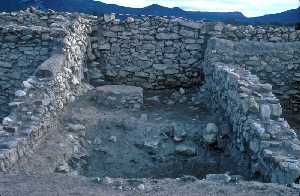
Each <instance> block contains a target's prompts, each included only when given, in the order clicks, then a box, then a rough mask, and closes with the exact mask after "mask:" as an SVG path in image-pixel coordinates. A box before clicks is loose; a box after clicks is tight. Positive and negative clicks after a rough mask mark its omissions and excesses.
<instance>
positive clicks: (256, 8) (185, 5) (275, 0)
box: [100, 0, 299, 17]
mask: <svg viewBox="0 0 300 196" xmlns="http://www.w3.org/2000/svg"><path fill="white" fill-rule="evenodd" d="M100 1H102V2H104V3H112V4H118V5H123V6H127V7H145V6H148V5H151V4H160V5H163V6H166V7H180V8H182V9H184V10H191V11H240V12H242V13H243V14H244V15H246V16H248V17H252V16H261V15H265V14H272V13H278V12H283V11H286V10H289V9H295V8H297V7H298V4H299V1H298V0H100Z"/></svg>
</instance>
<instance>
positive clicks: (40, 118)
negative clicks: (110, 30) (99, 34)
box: [0, 16, 90, 171]
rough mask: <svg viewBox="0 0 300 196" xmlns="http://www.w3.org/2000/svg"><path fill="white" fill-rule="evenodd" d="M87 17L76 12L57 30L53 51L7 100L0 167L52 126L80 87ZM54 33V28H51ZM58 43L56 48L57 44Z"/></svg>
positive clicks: (1, 129) (7, 165) (1, 130)
mask: <svg viewBox="0 0 300 196" xmlns="http://www.w3.org/2000/svg"><path fill="white" fill-rule="evenodd" d="M89 27H90V25H89V21H87V20H85V19H82V18H81V17H80V16H79V17H78V18H77V20H76V21H74V23H73V24H72V25H71V26H69V27H63V28H64V29H63V30H61V31H59V32H60V36H59V37H56V38H57V39H56V41H61V43H58V44H57V46H56V47H57V48H56V51H55V52H61V54H54V55H52V56H51V57H50V58H49V59H47V60H46V61H45V62H43V63H42V64H41V65H40V66H38V67H37V69H36V70H35V71H34V76H32V77H29V78H28V79H27V80H24V81H23V82H22V86H23V89H20V90H17V91H16V92H15V94H14V95H15V99H14V100H13V101H12V102H10V103H9V105H10V106H11V107H12V111H11V113H10V114H9V116H7V117H5V118H4V119H3V122H2V125H1V126H0V170H1V171H5V170H7V169H9V168H10V167H11V166H12V165H13V164H14V163H15V162H16V161H17V160H18V159H19V158H20V157H22V156H23V155H24V154H25V153H26V152H27V151H29V149H32V148H34V147H35V146H36V145H37V144H38V143H39V142H40V141H41V138H42V137H43V136H44V135H45V133H46V132H47V131H48V130H49V129H51V128H54V127H55V125H56V123H55V121H56V120H57V115H58V114H59V112H60V111H61V110H62V109H63V107H64V105H65V104H66V103H68V102H71V101H73V100H74V98H75V96H76V95H78V94H80V93H81V91H82V88H81V87H82V80H83V73H84V68H85V67H86V65H85V60H86V55H87V45H88V36H87V34H88V33H89V31H90V28H89ZM54 32H55V33H57V31H54ZM59 47H60V48H59Z"/></svg>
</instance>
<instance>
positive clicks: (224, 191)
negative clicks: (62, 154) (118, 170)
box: [0, 174, 299, 196]
mask: <svg viewBox="0 0 300 196" xmlns="http://www.w3.org/2000/svg"><path fill="white" fill-rule="evenodd" d="M0 195H1V196H75V195H76V196H142V195H143V196H232V195H234V196H260V195H262V196H298V195H299V189H298V190H297V189H294V188H288V187H285V186H281V185H278V184H263V183H259V182H239V183H215V182H210V181H206V180H195V181H193V180H187V179H160V180H151V179H148V180H145V179H131V180H124V179H121V180H118V179H105V180H103V182H99V183H98V182H95V180H93V179H90V178H86V177H81V176H65V175H59V174H52V175H46V176H32V175H20V174H17V175H13V174H11V175H0Z"/></svg>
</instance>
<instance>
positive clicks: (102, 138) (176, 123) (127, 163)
mask: <svg viewBox="0 0 300 196" xmlns="http://www.w3.org/2000/svg"><path fill="white" fill-rule="evenodd" d="M196 95H197V94H196V92H195V89H190V90H187V91H186V92H181V93H180V91H178V90H177V91H176V90H175V91H174V90H168V91H152V92H150V91H149V92H145V96H144V103H143V108H141V109H139V110H135V111H132V110H129V109H120V108H112V107H108V106H105V104H101V103H102V102H103V103H104V102H105V100H101V101H99V100H98V101H97V98H95V97H97V96H95V95H94V94H93V93H92V94H91V95H85V96H82V97H80V98H79V99H78V100H77V101H76V102H74V103H72V104H71V105H70V106H68V109H67V110H66V112H65V114H64V118H63V119H64V122H63V123H64V126H65V129H66V130H68V131H69V134H71V135H75V136H73V138H75V140H78V141H79V142H77V143H78V145H77V146H76V150H75V153H73V154H72V155H71V157H70V158H69V159H68V160H67V163H68V165H69V168H70V169H68V170H72V171H75V172H76V173H77V174H80V175H84V176H89V177H104V176H110V177H121V178H143V177H145V178H165V177H169V178H176V177H181V176H183V175H192V176H196V177H199V178H203V177H205V175H206V174H208V173H225V172H230V173H231V174H232V175H234V174H238V175H242V176H244V177H245V178H249V175H248V174H249V172H248V169H247V168H248V161H247V160H246V159H245V160H239V161H236V160H237V159H238V158H237V156H235V154H234V152H230V151H229V148H230V143H229V140H230V138H226V137H224V139H223V140H222V142H220V141H221V140H219V142H218V144H217V142H214V141H211V143H207V142H205V141H204V139H203V137H204V136H203V134H204V132H205V130H206V129H207V128H206V127H207V126H208V124H210V125H211V124H214V125H217V127H216V128H218V129H223V130H224V129H229V125H227V124H226V123H225V122H224V121H222V118H220V117H219V115H217V114H214V113H211V112H210V111H209V110H208V109H207V106H206V105H205V103H204V102H202V101H201V100H199V99H198V100H197V98H196ZM98 99H99V98H98ZM227 131H230V130H227ZM76 138H77V139H76ZM75 143H76V142H75ZM235 163H236V164H235ZM61 171H62V172H64V169H61Z"/></svg>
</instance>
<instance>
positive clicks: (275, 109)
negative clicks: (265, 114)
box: [271, 103, 282, 117]
mask: <svg viewBox="0 0 300 196" xmlns="http://www.w3.org/2000/svg"><path fill="white" fill-rule="evenodd" d="M281 114H282V108H281V105H280V104H279V103H278V104H271V115H272V116H275V117H280V116H281Z"/></svg>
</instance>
